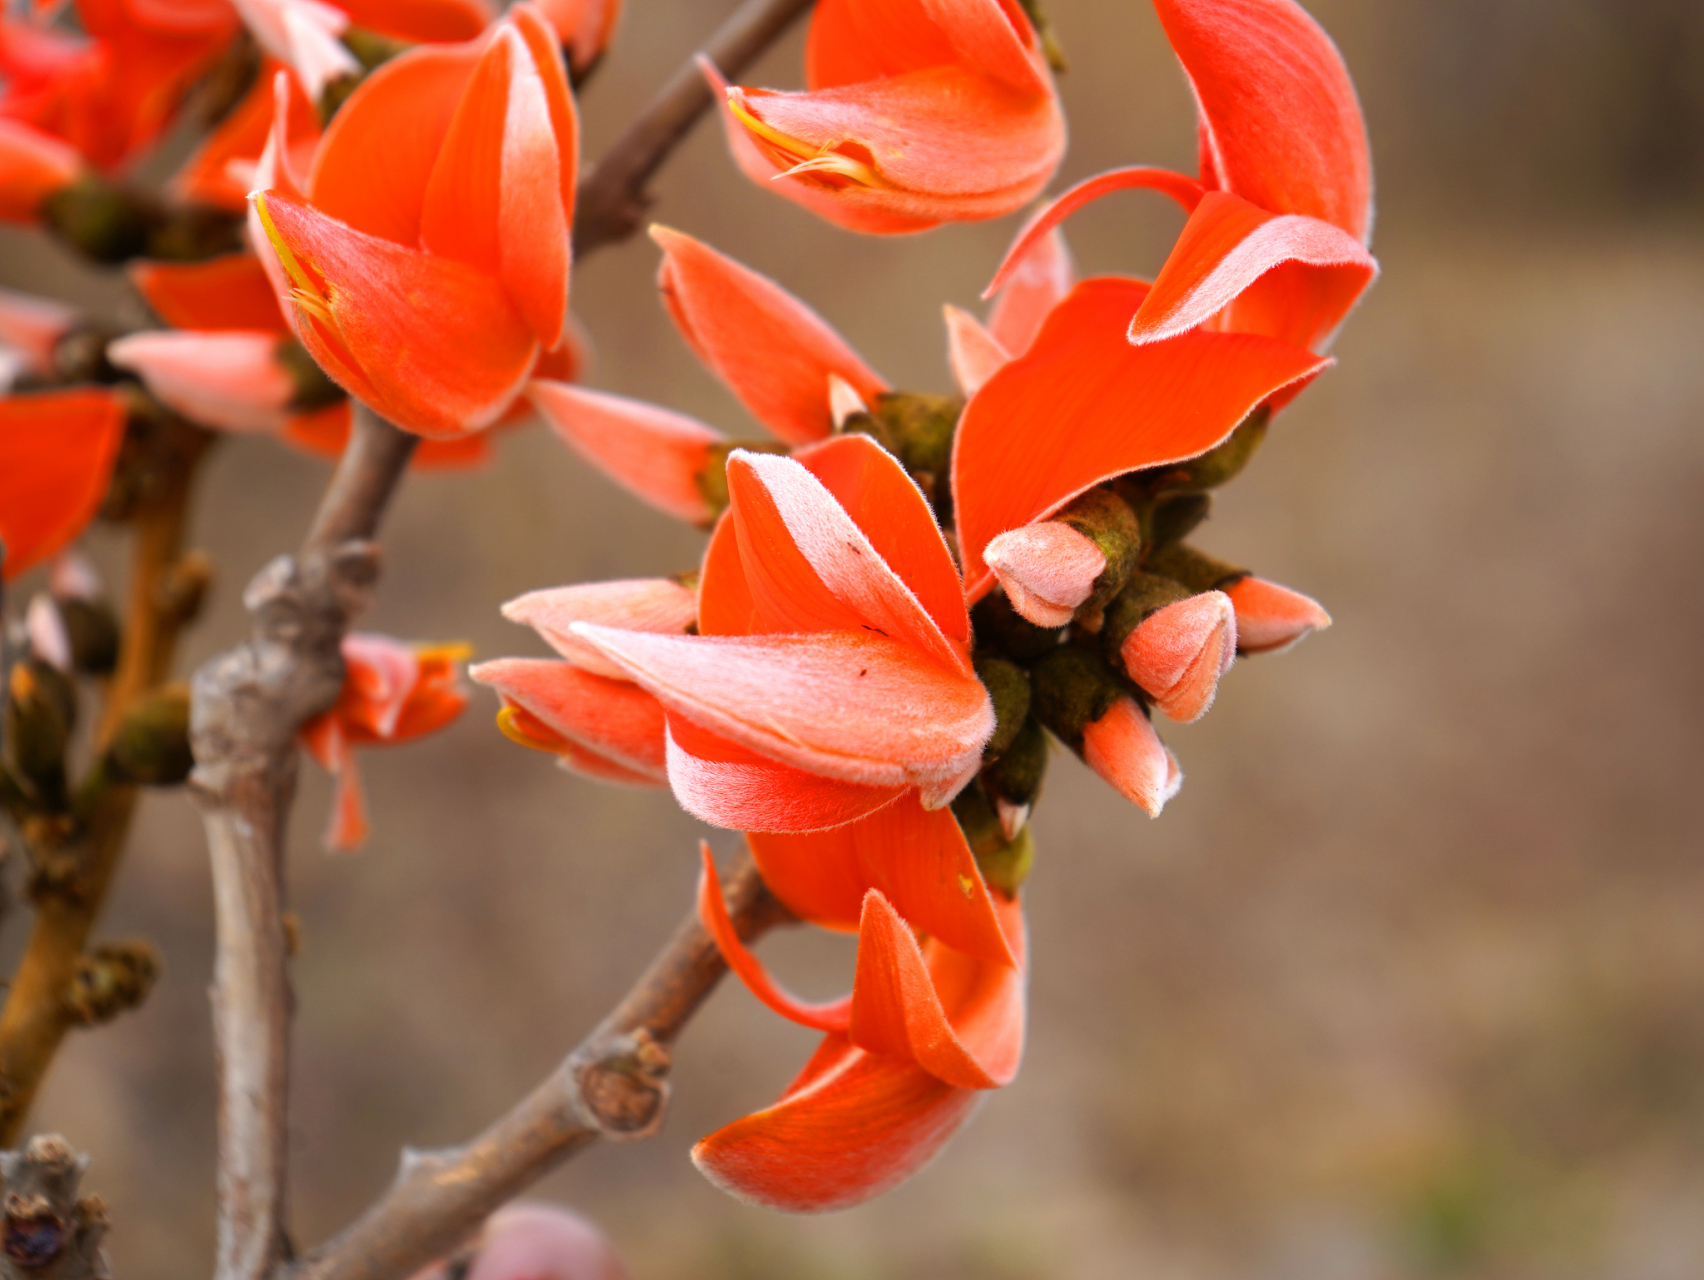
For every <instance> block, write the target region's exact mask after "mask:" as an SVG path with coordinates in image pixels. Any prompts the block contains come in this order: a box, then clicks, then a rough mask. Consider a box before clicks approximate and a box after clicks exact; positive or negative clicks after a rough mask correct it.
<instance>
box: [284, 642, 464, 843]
mask: <svg viewBox="0 0 1704 1280" xmlns="http://www.w3.org/2000/svg"><path fill="white" fill-rule="evenodd" d="M467 656H468V649H467V647H466V646H465V645H410V644H404V643H403V642H401V641H399V640H393V639H391V638H390V637H389V636H381V635H371V634H366V633H361V632H353V633H351V634H349V635H346V636H344V637H343V662H344V667H345V670H346V675H345V677H344V681H343V692H342V693H341V694H340V695H339V696H338V699H337V704H336V705H335V706H333V707H332V708H331V710H330V711H327V712H325V713H324V714H323V715H319V716H315V717H314V718H313V719H312V720H310V721H308V722H307V723H306V724H305V725H303V726H302V729H301V741H302V746H303V747H304V748H306V750H307V752H308V754H309V755H311V756H312V757H313V758H314V759H315V760H316V761H318V762H319V764H320V765H321V767H323V768H324V769H325V770H326V771H327V772H329V773H331V774H332V775H333V776H334V777H335V778H336V779H337V795H336V798H335V799H334V800H333V802H332V817H331V824H330V826H329V827H328V828H327V830H326V836H325V844H326V848H328V849H331V850H333V851H335V852H339V853H345V852H352V851H353V850H355V849H358V848H360V847H361V845H362V844H364V843H365V842H366V839H367V835H368V831H369V825H368V822H367V803H366V799H365V796H364V795H363V793H362V789H361V777H360V774H359V773H358V772H357V770H356V767H355V748H356V747H367V746H375V745H393V744H396V743H402V742H410V741H412V740H413V739H415V738H419V737H422V736H424V735H426V734H428V733H434V732H436V731H437V730H439V729H442V728H443V727H444V726H445V725H447V724H449V723H450V721H452V720H454V719H455V718H456V717H457V716H458V715H460V714H461V712H462V708H463V707H465V706H466V705H467V693H466V691H465V690H463V688H462V687H461V684H460V682H459V681H458V680H457V678H456V664H457V663H458V662H462V661H464V660H465V659H466V658H467Z"/></svg>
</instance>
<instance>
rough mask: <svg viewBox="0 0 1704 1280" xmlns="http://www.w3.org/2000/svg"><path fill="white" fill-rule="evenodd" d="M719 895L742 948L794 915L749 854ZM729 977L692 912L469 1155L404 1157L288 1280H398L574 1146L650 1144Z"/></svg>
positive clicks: (463, 1150) (461, 1150) (459, 1151)
mask: <svg viewBox="0 0 1704 1280" xmlns="http://www.w3.org/2000/svg"><path fill="white" fill-rule="evenodd" d="M727 896H728V906H729V910H730V912H731V913H732V915H733V918H734V924H735V927H736V928H737V929H738V930H739V933H740V936H741V937H742V938H744V939H746V940H747V941H748V942H749V941H751V940H752V939H754V938H756V937H758V936H759V935H760V934H762V933H764V932H765V931H766V930H768V929H770V928H772V927H774V926H775V925H777V924H780V923H784V922H786V921H788V920H790V919H791V918H792V917H791V916H790V915H789V914H788V913H787V911H786V909H785V908H784V907H782V906H781V905H780V903H778V902H777V901H776V900H775V898H774V897H773V896H772V895H771V894H770V893H769V891H768V889H767V888H765V886H764V883H763V879H762V877H761V876H759V875H758V873H757V868H756V866H755V865H754V864H753V863H752V862H751V860H750V858H749V857H748V858H746V859H745V860H744V861H742V863H741V864H740V866H739V867H738V868H737V869H736V870H735V871H734V873H733V876H732V878H731V880H730V882H729V885H728V890H727ZM726 971H727V964H726V963H725V962H724V961H723V959H722V955H721V952H719V951H718V950H717V949H716V944H715V942H714V941H713V940H712V939H711V937H710V935H709V934H708V933H707V932H706V931H705V929H704V927H703V926H702V925H701V924H700V923H699V921H698V914H697V912H696V911H692V912H689V913H688V915H687V917H686V919H685V920H684V921H682V923H681V925H680V927H679V928H678V929H677V930H676V931H675V935H674V937H673V938H671V939H670V940H669V942H668V944H667V945H666V946H665V947H664V948H663V949H662V951H660V952H659V953H658V954H657V957H656V958H655V959H654V960H653V961H652V962H651V966H650V968H648V969H647V970H646V971H645V974H644V976H643V977H642V978H640V979H639V981H638V982H637V983H635V984H634V986H633V988H632V990H630V991H629V992H628V993H627V995H626V997H625V998H624V999H623V1000H622V1002H621V1003H620V1004H619V1005H618V1006H616V1008H615V1010H614V1012H612V1013H611V1014H610V1015H609V1016H608V1017H607V1018H605V1019H604V1021H603V1023H602V1024H601V1025H600V1026H599V1027H598V1028H597V1029H596V1030H595V1031H593V1032H592V1034H591V1035H589V1036H587V1037H586V1039H585V1040H584V1041H583V1042H582V1043H581V1045H580V1046H579V1048H577V1049H575V1050H574V1051H573V1052H572V1053H571V1054H569V1055H568V1057H567V1059H566V1060H565V1061H564V1062H563V1063H562V1065H561V1066H559V1067H558V1068H557V1069H556V1070H554V1071H552V1072H551V1073H550V1075H549V1076H547V1077H546V1078H545V1079H544V1080H543V1081H541V1082H540V1083H539V1084H538V1086H537V1087H536V1088H534V1089H533V1091H532V1092H531V1093H529V1094H528V1095H527V1096H526V1097H525V1098H523V1099H522V1100H521V1101H520V1102H519V1103H517V1104H516V1105H515V1106H514V1107H513V1108H512V1109H511V1110H510V1111H509V1112H508V1114H506V1115H504V1116H503V1117H502V1118H501V1119H499V1120H498V1121H497V1122H496V1123H495V1124H493V1125H491V1126H490V1127H489V1128H488V1129H486V1130H485V1132H484V1133H482V1134H480V1135H479V1136H478V1137H477V1138H475V1139H474V1140H473V1141H472V1142H469V1143H468V1144H467V1145H466V1146H463V1147H457V1148H454V1149H451V1150H447V1151H433V1152H425V1153H417V1152H410V1153H407V1154H406V1155H405V1156H404V1158H403V1167H402V1171H401V1173H400V1174H399V1176H398V1177H397V1180H396V1183H395V1184H394V1185H393V1186H392V1187H391V1189H390V1190H389V1191H388V1192H387V1193H386V1194H385V1196H384V1197H383V1198H382V1199H381V1200H380V1201H379V1202H378V1203H377V1204H375V1205H374V1206H373V1207H372V1208H371V1209H369V1210H368V1211H367V1213H366V1214H365V1215H364V1216H363V1217H362V1218H361V1219H360V1221H358V1222H356V1223H355V1225H354V1226H352V1227H350V1228H349V1229H348V1230H347V1231H345V1232H344V1233H343V1234H342V1235H341V1236H339V1237H337V1238H336V1239H335V1240H333V1241H332V1242H331V1243H330V1244H328V1245H326V1246H325V1247H323V1248H321V1249H319V1250H317V1251H316V1252H315V1253H314V1254H312V1255H311V1256H309V1257H308V1258H306V1259H305V1260H304V1261H302V1262H301V1263H299V1264H298V1265H296V1266H294V1267H291V1268H289V1269H288V1270H287V1271H285V1272H284V1277H287V1280H402V1277H405V1276H408V1275H411V1274H412V1273H413V1272H414V1271H415V1270H416V1269H417V1268H419V1267H421V1266H423V1265H424V1264H426V1263H428V1262H430V1261H431V1260H432V1259H433V1258H436V1257H440V1256H442V1255H444V1254H446V1253H448V1252H450V1251H451V1250H452V1249H454V1248H455V1247H456V1246H457V1245H458V1244H460V1243H461V1242H462V1241H463V1240H465V1239H466V1238H467V1237H468V1236H469V1235H470V1234H472V1233H473V1232H474V1231H475V1230H476V1229H477V1228H478V1226H479V1224H480V1222H481V1221H483V1220H484V1218H485V1217H486V1215H487V1214H489V1213H490V1212H491V1211H492V1210H494V1209H496V1208H497V1207H498V1206H499V1205H501V1204H503V1203H504V1202H505V1201H507V1200H509V1199H510V1198H511V1197H513V1196H514V1195H516V1194H517V1193H519V1192H520V1191H522V1190H524V1189H525V1188H526V1187H527V1186H528V1185H530V1184H531V1183H533V1182H535V1181H537V1180H538V1179H539V1178H541V1177H543V1176H544V1175H545V1174H546V1173H548V1172H550V1170H552V1169H554V1168H555V1167H556V1166H557V1165H559V1164H561V1163H562V1162H563V1161H564V1160H566V1159H567V1158H568V1157H569V1156H571V1155H573V1154H574V1153H575V1152H576V1151H578V1150H580V1149H581V1148H582V1147H585V1146H588V1145H590V1144H591V1143H593V1142H595V1141H597V1140H598V1139H600V1138H607V1139H612V1140H615V1141H622V1140H629V1139H633V1138H645V1137H649V1136H650V1135H651V1134H652V1133H654V1132H655V1131H656V1128H657V1126H658V1125H659V1124H661V1122H662V1118H663V1110H664V1107H665V1105H666V1103H667V1100H668V1070H669V1063H670V1055H669V1049H670V1047H671V1046H672V1045H673V1044H674V1041H675V1038H676V1037H677V1036H679V1035H680V1033H681V1031H682V1029H683V1028H684V1027H685V1025H686V1023H687V1021H688V1020H689V1019H690V1018H691V1017H692V1014H693V1013H694V1012H695V1011H696V1010H697V1008H698V1006H699V1005H700V1004H701V1003H703V1001H704V998H705V997H706V996H707V995H709V994H710V992H711V990H712V989H713V988H714V987H715V985H716V983H717V982H718V981H719V980H720V979H721V977H722V975H723V974H724V973H725V972H726Z"/></svg>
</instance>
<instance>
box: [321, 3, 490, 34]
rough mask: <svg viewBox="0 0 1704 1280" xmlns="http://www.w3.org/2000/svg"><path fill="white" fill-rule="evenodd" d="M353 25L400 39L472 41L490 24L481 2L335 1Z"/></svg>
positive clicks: (488, 15)
mask: <svg viewBox="0 0 1704 1280" xmlns="http://www.w3.org/2000/svg"><path fill="white" fill-rule="evenodd" d="M337 7H338V8H340V9H342V10H343V11H344V12H345V13H347V14H348V15H349V21H350V23H351V24H352V25H354V26H357V27H361V28H363V29H365V30H367V31H377V32H379V33H380V34H382V35H387V36H395V37H397V38H398V39H399V40H413V41H437V42H442V41H447V40H472V39H473V38H474V37H475V36H477V35H479V33H480V32H482V31H484V30H485V28H486V27H487V26H488V25H490V22H491V19H492V16H493V15H492V12H491V9H490V7H489V6H488V5H486V4H484V3H482V0H338V5H337Z"/></svg>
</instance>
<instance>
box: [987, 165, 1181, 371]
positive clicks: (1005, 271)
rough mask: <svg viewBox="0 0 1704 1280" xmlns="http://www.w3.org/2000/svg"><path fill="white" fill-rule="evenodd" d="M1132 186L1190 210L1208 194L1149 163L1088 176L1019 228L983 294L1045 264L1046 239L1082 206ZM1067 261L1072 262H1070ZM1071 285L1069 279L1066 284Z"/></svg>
mask: <svg viewBox="0 0 1704 1280" xmlns="http://www.w3.org/2000/svg"><path fill="white" fill-rule="evenodd" d="M1130 190H1147V191H1159V192H1161V193H1163V194H1165V195H1168V196H1170V197H1171V198H1172V199H1173V200H1175V201H1177V202H1178V204H1180V205H1182V206H1183V209H1184V212H1186V213H1193V212H1194V211H1195V206H1196V205H1198V204H1199V203H1200V202H1201V197H1202V195H1203V194H1204V192H1203V189H1202V186H1201V184H1200V183H1199V182H1197V181H1195V179H1193V178H1186V177H1184V176H1183V175H1182V174H1181V173H1173V172H1172V171H1171V170H1170V169H1155V168H1151V167H1149V166H1147V165H1137V166H1135V167H1133V168H1128V169H1109V170H1108V171H1107V172H1105V173H1097V174H1096V175H1095V176H1094V177H1092V178H1084V179H1083V180H1082V181H1081V182H1079V183H1078V184H1077V185H1076V186H1074V187H1072V188H1071V189H1070V190H1069V191H1067V192H1066V193H1065V194H1064V195H1062V196H1057V197H1055V198H1054V200H1053V202H1052V203H1051V204H1049V205H1047V206H1045V207H1044V208H1042V209H1041V211H1040V212H1038V213H1036V214H1035V215H1034V216H1032V217H1031V218H1030V220H1029V221H1028V222H1026V223H1025V224H1024V228H1023V230H1022V231H1020V232H1018V235H1017V238H1016V239H1015V240H1013V241H1012V247H1011V248H1010V249H1008V250H1006V257H1005V260H1004V261H1002V262H1001V263H1000V266H999V269H998V270H997V271H995V272H994V278H993V279H992V280H991V281H989V282H988V287H987V288H986V289H984V290H983V291H982V296H983V297H984V298H991V297H993V296H994V295H995V294H996V293H999V292H1001V291H1002V290H1004V289H1005V288H1006V287H1007V285H1008V284H1011V285H1014V286H1016V284H1017V279H1018V277H1019V275H1020V274H1022V273H1024V272H1027V271H1030V270H1034V269H1035V268H1036V267H1037V266H1040V267H1042V268H1045V266H1046V265H1047V257H1046V255H1047V253H1048V251H1047V249H1046V248H1045V247H1044V245H1045V242H1046V241H1047V240H1048V239H1050V238H1052V237H1053V236H1054V235H1055V231H1056V228H1057V227H1058V226H1059V224H1060V223H1062V222H1064V221H1065V219H1066V218H1068V217H1070V216H1071V215H1072V214H1073V213H1075V212H1076V211H1077V210H1078V209H1081V208H1082V207H1083V206H1084V205H1086V204H1089V203H1090V202H1092V201H1095V200H1099V199H1100V198H1101V197H1102V196H1105V195H1110V194H1111V193H1112V192H1114V191H1130ZM1059 247H1060V249H1061V250H1062V249H1063V248H1064V242H1063V241H1062V240H1061V241H1060V242H1059ZM1066 265H1067V266H1069V264H1068V263H1067V264H1066ZM1069 287H1070V285H1069V283H1068V282H1067V283H1066V285H1065V288H1066V289H1069ZM1061 292H1064V290H1062V291H1061ZM1031 318H1032V319H1033V323H1034V324H1035V325H1036V326H1037V327H1039V326H1040V324H1041V322H1042V321H1043V320H1044V319H1046V314H1045V313H1043V314H1041V315H1035V316H1032V317H1031ZM1030 332H1031V337H1032V338H1033V337H1034V334H1035V332H1036V330H1035V329H1032V330H1031V331H1030ZM1025 345H1026V346H1027V345H1028V344H1027V343H1026V344H1025ZM1015 349H1016V348H1014V350H1015Z"/></svg>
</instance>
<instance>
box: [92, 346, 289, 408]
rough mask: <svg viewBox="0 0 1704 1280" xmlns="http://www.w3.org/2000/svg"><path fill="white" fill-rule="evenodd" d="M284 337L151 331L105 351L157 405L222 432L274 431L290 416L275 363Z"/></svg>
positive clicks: (283, 375) (285, 377)
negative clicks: (133, 376)
mask: <svg viewBox="0 0 1704 1280" xmlns="http://www.w3.org/2000/svg"><path fill="white" fill-rule="evenodd" d="M288 341H289V339H287V338H284V337H282V336H280V335H279V334H276V333H267V332H264V331H262V332H256V331H252V330H248V331H245V330H227V331H225V332H217V333H203V332H196V331H192V330H178V331H170V330H156V331H153V332H149V333H133V334H129V335H128V336H126V337H123V338H119V339H118V340H117V341H115V342H111V343H109V344H108V345H107V359H108V360H110V361H112V363H113V364H115V365H117V366H118V367H119V368H121V369H129V370H130V371H131V372H133V373H135V374H137V375H138V376H139V377H140V378H141V379H142V381H143V382H144V383H145V384H146V385H147V388H148V390H150V391H152V392H153V393H154V395H156V396H157V397H159V399H160V401H161V403H163V404H165V405H166V406H167V407H169V408H172V409H175V410H176V411H177V412H179V413H181V414H182V415H183V416H184V417H186V418H188V419H190V420H191V421H193V422H199V423H201V424H202V425H204V426H209V427H218V428H220V429H221V430H224V431H280V430H282V429H283V428H284V426H285V424H286V423H287V422H288V421H289V419H290V418H291V417H292V416H293V415H292V414H291V412H290V405H291V402H292V401H293V400H294V399H295V398H296V394H297V391H298V387H297V383H296V379H295V377H293V376H292V372H291V370H290V369H289V367H288V366H287V365H285V363H284V362H283V360H281V359H280V348H281V346H283V344H285V343H287V342H288Z"/></svg>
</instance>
